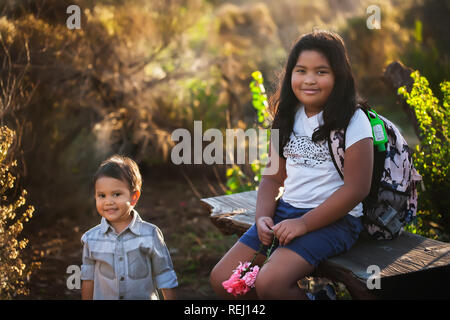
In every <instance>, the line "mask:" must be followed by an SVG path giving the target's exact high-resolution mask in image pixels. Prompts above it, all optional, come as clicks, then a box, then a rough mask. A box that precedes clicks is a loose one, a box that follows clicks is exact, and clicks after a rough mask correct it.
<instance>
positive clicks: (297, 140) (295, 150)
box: [283, 134, 332, 168]
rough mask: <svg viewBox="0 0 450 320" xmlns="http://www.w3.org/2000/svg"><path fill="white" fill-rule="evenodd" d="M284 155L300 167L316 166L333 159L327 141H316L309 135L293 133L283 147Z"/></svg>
mask: <svg viewBox="0 0 450 320" xmlns="http://www.w3.org/2000/svg"><path fill="white" fill-rule="evenodd" d="M283 156H284V157H285V158H286V159H288V158H290V159H292V161H293V162H294V164H296V165H299V166H300V167H306V168H314V167H316V166H318V165H321V164H323V163H324V162H327V161H330V162H331V161H332V160H331V155H330V151H329V149H328V146H327V144H326V143H314V142H313V141H312V140H311V138H310V137H308V136H296V135H294V134H293V135H291V138H290V140H289V142H288V143H287V144H286V145H285V147H284V149H283Z"/></svg>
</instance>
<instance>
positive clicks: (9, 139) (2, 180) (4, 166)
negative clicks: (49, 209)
mask: <svg viewBox="0 0 450 320" xmlns="http://www.w3.org/2000/svg"><path fill="white" fill-rule="evenodd" d="M13 138H14V132H13V131H12V130H10V129H9V128H7V127H5V126H2V127H0V197H1V198H0V299H11V298H13V297H15V296H17V295H26V294H28V289H27V287H26V280H27V278H28V277H29V276H30V275H31V273H32V271H33V270H34V269H35V268H36V267H37V266H38V264H37V263H31V264H28V265H26V264H25V263H24V261H23V259H22V257H21V252H22V250H23V249H24V248H25V247H26V246H27V244H28V240H27V239H21V240H19V239H18V238H19V235H20V233H21V232H22V230H23V224H24V223H26V222H28V221H29V219H31V217H32V215H33V212H34V207H33V206H31V205H29V206H28V207H26V209H25V210H20V209H19V208H21V207H23V206H24V205H25V202H26V200H25V196H26V195H27V192H26V190H22V191H21V193H20V196H19V197H18V199H16V200H11V196H12V193H11V190H12V189H13V188H14V184H15V180H16V178H15V177H14V176H13V175H12V174H11V171H10V170H11V168H12V167H14V166H16V161H13V162H11V163H9V162H8V161H7V153H8V149H9V148H10V146H11V144H12V143H13ZM21 211H23V212H21Z"/></svg>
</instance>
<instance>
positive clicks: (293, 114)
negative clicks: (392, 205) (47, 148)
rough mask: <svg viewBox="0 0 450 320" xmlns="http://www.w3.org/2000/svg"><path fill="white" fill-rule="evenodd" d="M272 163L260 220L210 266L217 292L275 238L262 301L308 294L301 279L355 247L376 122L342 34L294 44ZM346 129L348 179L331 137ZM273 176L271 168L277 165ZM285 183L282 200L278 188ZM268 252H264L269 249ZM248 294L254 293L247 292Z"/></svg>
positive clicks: (261, 285)
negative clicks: (336, 160)
mask: <svg viewBox="0 0 450 320" xmlns="http://www.w3.org/2000/svg"><path fill="white" fill-rule="evenodd" d="M272 102H273V103H272V106H273V107H274V109H275V117H274V121H273V125H272V129H278V130H279V137H280V139H279V142H278V143H276V142H274V141H272V143H273V144H272V145H271V146H270V153H269V162H268V165H267V167H266V169H265V174H263V178H262V180H261V183H260V186H259V189H258V196H257V203H256V214H255V224H254V225H253V226H252V227H251V228H250V229H249V230H248V231H247V232H246V233H245V234H244V235H243V236H242V237H241V238H240V239H239V241H238V242H237V243H236V244H235V245H234V246H233V247H232V248H231V249H230V250H229V251H228V253H227V254H226V255H225V256H224V257H223V258H222V259H221V260H220V262H219V263H218V264H217V265H216V266H215V267H214V269H213V270H212V272H211V276H210V281H211V285H212V287H213V289H214V291H215V292H216V293H217V294H218V295H220V296H221V297H223V298H229V297H230V295H229V294H228V293H227V292H226V291H225V290H224V289H223V287H222V282H223V281H225V280H227V279H228V278H229V276H230V275H231V272H232V271H233V269H234V268H236V266H237V265H238V263H239V262H240V261H250V259H251V258H252V257H253V255H254V254H255V252H256V251H257V250H258V249H259V246H260V244H261V243H262V244H264V245H265V246H268V245H270V244H271V242H272V237H273V236H275V237H276V238H277V239H278V242H279V246H278V247H277V249H276V250H275V251H273V254H272V255H271V256H270V259H269V260H268V262H267V263H266V264H264V266H262V263H263V261H264V260H265V256H264V255H263V254H258V255H257V258H256V260H255V263H256V264H259V265H260V266H262V268H261V270H260V272H259V274H258V277H257V279H256V283H255V288H256V292H255V290H252V291H251V292H253V294H255V293H256V294H257V297H258V298H260V299H307V296H306V294H305V292H304V291H302V290H301V289H300V288H299V287H298V285H297V281H298V280H300V279H302V278H303V277H305V276H307V275H309V274H311V273H312V272H313V271H314V269H315V268H316V267H317V265H318V264H319V263H320V262H321V261H324V260H325V259H327V258H329V257H331V256H334V255H338V254H340V253H342V252H345V251H347V250H349V249H350V248H351V246H352V245H353V244H354V243H355V241H356V240H357V238H358V236H359V233H360V232H361V230H362V228H363V226H362V222H361V218H360V217H361V216H362V204H361V201H362V200H363V199H364V198H365V197H366V196H367V195H368V193H369V190H370V185H371V176H372V167H373V141H372V128H371V126H370V122H369V120H368V119H367V117H366V116H365V114H364V112H363V111H362V110H361V109H359V108H358V104H359V105H362V106H365V103H364V102H360V101H358V99H357V96H356V89H355V83H354V79H353V75H352V71H351V68H350V64H349V59H348V56H347V51H346V48H345V45H344V42H343V40H342V38H341V37H340V36H339V35H337V34H335V33H332V32H328V31H314V32H312V33H309V34H305V35H303V36H302V37H301V38H300V39H299V40H298V41H297V43H296V44H295V45H294V47H293V48H292V50H291V53H290V55H289V57H288V61H287V63H286V68H285V73H284V76H283V78H282V82H281V85H280V88H279V89H278V91H277V93H276V95H275V99H272ZM342 128H347V129H346V134H345V137H346V140H345V141H346V144H345V147H346V151H345V164H344V171H345V177H344V180H342V178H341V177H340V176H339V174H338V172H337V170H336V169H335V167H334V165H333V162H332V159H331V155H330V153H329V151H328V146H327V143H326V139H327V137H329V135H330V131H331V130H337V129H342ZM276 164H278V168H275V171H276V173H275V174H267V172H269V169H271V170H270V171H271V172H273V171H274V166H276ZM280 187H284V193H283V195H282V197H281V198H280V199H279V200H278V201H277V199H276V198H277V195H278V193H279V188H280ZM263 252H265V250H264V251H263ZM246 298H255V296H251V294H247V296H246Z"/></svg>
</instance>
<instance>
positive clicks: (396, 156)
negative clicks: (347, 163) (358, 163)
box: [328, 108, 422, 240]
mask: <svg viewBox="0 0 450 320" xmlns="http://www.w3.org/2000/svg"><path fill="white" fill-rule="evenodd" d="M361 109H362V110H363V111H364V113H365V114H366V116H367V117H368V118H369V121H371V120H374V119H377V121H379V122H382V123H383V124H384V127H385V133H386V136H387V141H386V142H385V143H382V144H381V145H382V147H381V148H380V149H385V150H384V151H380V150H379V148H378V146H376V145H375V144H374V166H373V172H372V184H371V188H370V192H369V195H368V196H367V197H366V198H365V199H364V200H363V201H362V203H363V219H362V220H363V225H364V231H363V232H362V236H363V237H366V238H371V239H376V240H391V239H394V238H396V237H397V236H398V235H399V234H400V233H401V232H402V230H403V227H404V226H405V225H406V224H408V223H409V222H411V221H412V220H413V219H414V218H415V217H416V214H417V188H416V187H417V183H418V182H419V181H421V180H422V177H421V176H420V175H419V173H418V172H417V171H416V169H415V168H414V164H413V162H412V157H411V155H412V152H411V150H410V148H409V147H408V144H407V143H406V140H405V139H404V138H403V136H402V135H401V134H400V131H399V130H398V129H397V127H396V126H395V125H394V124H393V123H392V122H390V121H389V120H387V119H386V118H384V117H382V116H380V115H378V114H377V113H376V112H375V111H374V110H372V109H365V108H361ZM380 120H381V121H380ZM376 129H377V128H376V126H373V125H372V134H373V136H374V143H375V142H376V139H377V138H378V139H379V137H377V134H379V132H377V130H376ZM328 148H329V151H330V154H331V158H332V160H333V163H334V166H335V167H336V169H337V171H338V173H339V175H340V176H341V178H342V179H344V175H343V174H344V154H345V129H342V130H332V131H331V132H330V138H329V139H328Z"/></svg>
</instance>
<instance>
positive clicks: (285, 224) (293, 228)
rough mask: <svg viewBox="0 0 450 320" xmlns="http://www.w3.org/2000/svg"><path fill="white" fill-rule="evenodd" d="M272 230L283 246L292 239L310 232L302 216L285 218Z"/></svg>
mask: <svg viewBox="0 0 450 320" xmlns="http://www.w3.org/2000/svg"><path fill="white" fill-rule="evenodd" d="M272 230H273V232H274V234H275V237H277V238H278V241H279V242H280V245H282V246H285V245H287V244H288V243H289V242H291V241H292V239H294V238H296V237H300V236H302V235H304V234H306V233H307V232H308V230H307V228H306V224H305V222H304V221H303V219H302V218H295V219H286V220H283V221H281V222H280V223H277V224H276V225H275V226H274V227H273V228H272Z"/></svg>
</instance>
